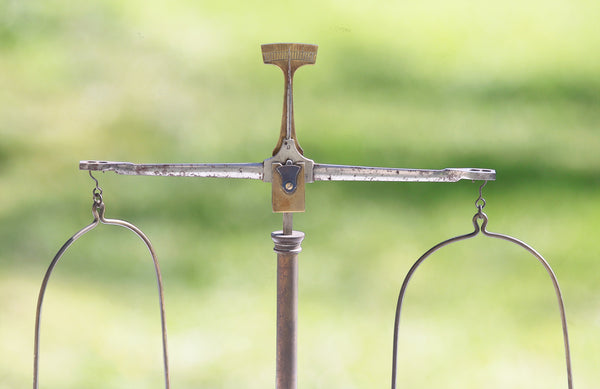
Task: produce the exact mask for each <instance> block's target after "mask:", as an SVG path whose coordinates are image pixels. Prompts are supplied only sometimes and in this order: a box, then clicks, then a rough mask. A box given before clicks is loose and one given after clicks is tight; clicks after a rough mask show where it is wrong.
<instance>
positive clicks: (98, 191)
mask: <svg viewBox="0 0 600 389" xmlns="http://www.w3.org/2000/svg"><path fill="white" fill-rule="evenodd" d="M88 173H89V175H90V177H91V178H92V180H94V181H95V182H96V187H95V188H94V189H92V195H93V196H94V203H96V204H100V203H102V188H100V184H99V182H98V180H97V179H96V177H94V176H93V175H92V171H91V170H88Z"/></svg>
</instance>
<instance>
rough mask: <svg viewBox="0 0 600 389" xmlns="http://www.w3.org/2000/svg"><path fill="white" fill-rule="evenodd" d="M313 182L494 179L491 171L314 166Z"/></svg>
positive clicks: (493, 171) (494, 174) (494, 172)
mask: <svg viewBox="0 0 600 389" xmlns="http://www.w3.org/2000/svg"><path fill="white" fill-rule="evenodd" d="M313 178H314V180H315V181H399V182H456V181H459V180H485V181H493V180H495V179H496V171H495V170H492V169H475V168H463V169H451V168H448V169H443V170H427V169H399V168H385V167H368V166H345V165H325V164H315V165H314V167H313Z"/></svg>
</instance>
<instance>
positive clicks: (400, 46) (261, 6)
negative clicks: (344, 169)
mask: <svg viewBox="0 0 600 389" xmlns="http://www.w3.org/2000/svg"><path fill="white" fill-rule="evenodd" d="M599 19H600V2H598V1H596V0H544V1H542V0H525V1H522V0H507V1H503V2H497V1H494V2H492V1H477V2H476V1H467V0H452V1H441V0H425V1H420V2H401V1H376V2H368V1H363V0H344V1H339V0H319V1H316V0H304V1H302V2H291V1H285V0H284V1H266V0H265V1H252V2H250V1H249V2H243V1H235V0H223V1H219V2H215V1H202V0H201V1H185V0H177V1H169V2H167V1H153V2H148V1H140V0H128V1H117V0H92V1H81V2H73V1H65V0H46V1H18V0H0V183H1V187H0V188H1V189H0V196H1V197H0V388H1V389H14V388H24V387H28V386H29V385H31V374H32V372H31V370H32V369H31V366H32V355H33V352H32V349H33V324H34V310H35V302H36V297H37V293H38V289H39V285H40V283H41V280H42V277H43V274H44V272H45V269H46V267H47V266H48V264H49V263H50V260H51V259H52V257H53V256H54V254H55V253H56V251H57V250H58V248H59V247H60V246H61V245H62V244H63V243H64V241H65V240H66V239H67V238H68V237H69V236H71V235H72V234H73V233H74V232H75V231H77V230H78V229H80V228H81V227H83V226H84V225H86V224H87V223H89V222H90V221H91V212H90V211H91V205H92V196H91V190H92V188H93V182H92V180H91V179H90V178H89V177H88V175H87V173H85V172H81V171H79V170H78V162H79V161H80V160H85V159H100V160H115V161H131V162H147V163H152V162H154V163H158V162H260V161H262V160H263V159H265V158H267V157H268V156H269V155H270V152H271V150H272V148H273V147H274V145H275V142H276V139H277V136H278V132H279V125H280V117H281V106H282V99H281V97H282V94H283V81H282V80H283V77H282V75H281V71H280V70H278V69H277V68H275V67H273V66H265V65H263V64H262V58H261V55H260V44H262V43H272V42H289V41H291V42H303V43H315V44H318V45H319V53H318V56H317V64H316V65H315V66H311V67H304V68H302V69H300V70H299V71H298V73H297V74H296V78H295V111H296V128H297V132H298V138H299V141H300V143H301V145H302V146H303V148H304V150H305V152H306V155H307V156H308V157H310V158H312V159H314V160H315V161H317V162H321V163H337V164H363V165H370V166H395V167H413V168H432V169H437V168H445V167H482V168H493V169H496V170H497V172H498V179H497V181H496V182H491V183H489V184H488V185H487V186H486V188H485V189H484V196H485V198H486V199H487V207H486V211H487V213H488V215H489V217H490V223H489V229H490V230H492V231H497V232H503V233H507V234H511V235H514V236H517V237H519V238H521V239H523V240H525V241H526V242H528V243H530V244H531V245H532V246H534V247H535V248H536V249H537V250H538V251H540V252H541V253H542V255H544V256H545V257H546V258H547V259H548V261H549V262H550V263H551V265H552V266H553V267H554V269H555V272H556V274H557V276H558V279H559V282H560V284H561V286H562V288H563V293H564V298H565V302H566V307H567V315H568V323H569V326H570V327H569V328H570V335H571V342H572V358H573V371H574V382H575V386H576V387H577V388H581V389H584V388H590V389H591V388H597V387H598V382H600V369H599V367H600V336H599V334H600V284H599V280H600V276H599V271H600V262H599V255H598V254H599V252H600V249H599V246H598V231H599V230H600V201H599V200H600V198H599V186H600V152H599V151H600V133H599V129H600V109H599V108H600V24H598V20H599ZM97 177H98V178H99V180H100V184H101V186H102V188H103V189H104V200H105V202H106V206H107V216H108V217H116V218H122V219H125V220H128V221H130V222H133V223H134V224H136V225H138V226H139V227H140V228H142V229H143V230H144V231H145V232H146V233H147V235H148V236H149V237H150V238H151V240H152V241H153V242H154V244H155V246H156V249H157V251H158V254H159V259H160V261H161V266H162V270H163V278H164V283H165V288H166V303H167V306H166V308H167V317H168V329H169V340H170V357H171V367H172V372H171V374H172V386H173V388H215V389H225V388H240V387H243V388H248V389H253V388H272V387H274V381H275V379H274V371H275V349H274V348H275V254H274V253H273V252H272V242H271V239H270V232H271V231H273V230H277V229H280V228H281V227H280V226H281V217H280V215H274V214H272V212H271V209H270V188H269V185H268V184H264V183H262V182H255V181H249V180H230V181H224V180H214V179H197V180H194V179H184V178H159V177H128V176H118V175H115V174H112V173H106V174H98V175H97ZM478 187H479V184H478V183H471V182H460V183H456V184H391V183H314V184H311V185H310V186H308V188H307V212H306V213H305V214H301V215H297V216H296V217H295V220H294V221H295V227H296V229H298V230H301V231H304V232H305V233H306V240H305V242H304V243H303V249H304V251H303V252H302V254H301V256H300V261H301V266H300V269H301V270H300V305H299V311H300V319H299V320H300V323H299V324H300V330H299V331H300V332H299V387H301V388H328V389H329V388H362V389H365V388H382V387H386V386H388V385H389V380H390V376H391V348H392V329H393V316H394V309H395V303H396V298H397V294H398V291H399V289H400V285H401V283H402V279H403V277H404V275H405V274H406V272H407V271H408V269H409V267H410V266H411V264H412V263H413V262H414V261H415V260H416V259H417V258H418V257H419V256H420V255H421V254H422V253H423V252H424V251H425V250H427V249H428V248H429V247H431V246H432V245H433V244H435V243H437V242H439V241H441V240H444V239H447V238H449V237H451V236H454V235H458V234H462V233H466V232H469V231H471V230H472V224H471V218H472V216H473V214H474V213H475V211H476V209H475V206H474V201H475V199H476V198H477V189H478ZM159 331H160V327H159V316H158V308H157V296H156V291H155V281H154V279H153V269H152V266H151V263H150V258H149V256H148V255H147V252H146V249H145V247H143V244H142V243H141V242H140V241H138V240H137V238H135V236H134V235H133V234H131V233H130V232H128V231H126V230H124V229H120V228H117V227H106V226H102V227H99V228H98V229H97V230H95V231H93V232H92V233H90V235H89V236H86V237H85V238H84V239H82V240H81V241H78V242H77V243H76V244H75V245H74V246H73V247H72V249H71V251H70V252H69V253H68V254H67V255H66V256H65V257H64V258H63V262H62V263H60V264H59V266H58V267H57V270H56V273H55V276H54V278H53V279H52V280H51V282H50V287H49V290H48V294H47V297H46V305H45V311H44V316H43V331H42V343H41V377H40V379H41V387H44V388H89V389H93V388H103V389H107V388H160V387H162V371H161V360H160V338H159ZM399 361H400V365H399V370H398V375H399V385H400V387H403V388H419V389H420V388H483V387H485V388H511V389H514V388H528V389H531V388H544V389H548V388H565V387H566V373H565V365H564V356H563V349H562V338H561V332H560V321H559V315H558V308H557V307H556V301H555V297H554V295H553V289H552V285H551V283H550V280H549V278H548V276H547V274H545V272H544V271H543V268H542V267H541V266H540V265H539V264H538V263H537V262H536V261H535V259H534V258H533V257H529V256H528V255H527V254H526V253H525V252H524V251H523V250H522V249H520V248H518V247H512V246H510V245H509V244H508V243H503V242H496V241H492V240H490V239H487V238H484V237H478V238H477V239H474V240H471V241H467V242H463V243H461V244H458V245H456V246H455V247H448V248H447V249H445V250H444V251H443V252H440V253H439V254H437V255H436V256H434V257H432V258H431V259H430V260H429V262H427V263H426V264H425V265H423V267H422V269H421V270H420V271H419V272H418V273H417V275H416V276H415V278H414V280H413V284H412V286H411V288H410V289H409V293H408V295H407V300H406V305H405V313H404V319H403V322H402V325H401V337H400V354H399Z"/></svg>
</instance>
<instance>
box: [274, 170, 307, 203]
mask: <svg viewBox="0 0 600 389" xmlns="http://www.w3.org/2000/svg"><path fill="white" fill-rule="evenodd" d="M295 166H297V167H299V168H300V171H299V172H298V176H297V177H296V182H295V189H294V190H293V192H289V191H288V190H286V187H285V184H286V182H284V181H282V176H281V175H280V174H279V173H278V172H277V169H279V168H281V167H282V165H281V164H279V163H274V164H273V167H272V169H273V171H272V176H273V183H272V185H271V200H272V201H271V202H272V206H273V212H278V213H279V212H304V211H305V209H306V206H305V193H306V189H305V187H306V185H305V184H304V162H300V163H298V164H296V165H295Z"/></svg>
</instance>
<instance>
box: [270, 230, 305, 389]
mask: <svg viewBox="0 0 600 389" xmlns="http://www.w3.org/2000/svg"><path fill="white" fill-rule="evenodd" d="M271 237H272V238H273V242H275V248H274V250H275V252H276V253H277V367H276V382H277V384H276V389H296V388H297V382H298V379H297V374H296V371H297V364H298V363H297V355H296V344H297V335H298V253H299V252H300V251H302V248H301V247H300V244H301V243H302V240H303V239H304V233H303V232H300V231H292V232H291V234H287V235H284V233H283V231H275V232H273V233H272V234H271Z"/></svg>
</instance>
